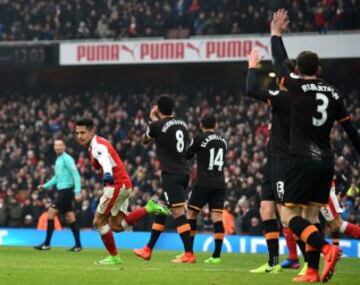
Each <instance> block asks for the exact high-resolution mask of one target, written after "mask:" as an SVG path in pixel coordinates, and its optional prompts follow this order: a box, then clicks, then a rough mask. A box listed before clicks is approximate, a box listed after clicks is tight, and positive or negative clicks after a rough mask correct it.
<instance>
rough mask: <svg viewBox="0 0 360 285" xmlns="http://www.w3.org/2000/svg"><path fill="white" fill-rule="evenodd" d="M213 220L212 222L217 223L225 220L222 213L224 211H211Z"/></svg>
mask: <svg viewBox="0 0 360 285" xmlns="http://www.w3.org/2000/svg"><path fill="white" fill-rule="evenodd" d="M211 220H212V222H213V223H214V224H215V223H218V222H222V221H223V215H222V212H220V211H219V212H218V211H212V212H211Z"/></svg>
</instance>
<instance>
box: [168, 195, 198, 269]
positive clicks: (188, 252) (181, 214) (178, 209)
mask: <svg viewBox="0 0 360 285" xmlns="http://www.w3.org/2000/svg"><path fill="white" fill-rule="evenodd" d="M171 212H172V216H173V218H174V220H175V225H176V230H177V232H178V234H179V235H180V238H181V241H182V243H183V246H184V252H185V253H184V254H183V255H182V256H181V258H179V259H177V258H175V259H173V260H172V262H185V263H194V262H195V261H196V259H195V256H194V254H193V249H192V242H191V237H190V232H191V228H190V225H189V222H188V220H187V218H186V216H185V201H184V202H183V203H181V204H180V203H177V204H173V205H172V210H171Z"/></svg>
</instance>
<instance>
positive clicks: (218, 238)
mask: <svg viewBox="0 0 360 285" xmlns="http://www.w3.org/2000/svg"><path fill="white" fill-rule="evenodd" d="M210 211H211V220H212V222H213V226H214V242H215V248H214V252H213V254H212V256H211V257H210V258H208V259H206V260H205V263H209V264H219V263H221V247H222V244H223V241H224V237H225V230H224V224H223V213H222V211H223V209H222V207H221V208H220V207H219V209H215V208H214V209H213V208H212V207H210Z"/></svg>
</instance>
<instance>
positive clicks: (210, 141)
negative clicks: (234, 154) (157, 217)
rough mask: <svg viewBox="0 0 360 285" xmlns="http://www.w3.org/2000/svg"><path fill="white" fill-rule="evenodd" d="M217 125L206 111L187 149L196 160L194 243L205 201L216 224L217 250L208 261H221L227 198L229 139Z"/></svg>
mask: <svg viewBox="0 0 360 285" xmlns="http://www.w3.org/2000/svg"><path fill="white" fill-rule="evenodd" d="M215 128H216V119H215V116H214V115H213V114H212V113H208V114H206V115H204V116H203V117H202V118H201V130H202V133H201V134H198V135H197V136H195V137H194V139H193V141H192V143H191V144H190V147H189V149H188V150H187V152H186V158H187V159H191V158H192V157H193V156H194V155H195V154H196V162H197V176H196V182H195V185H194V189H193V191H192V193H191V197H190V200H189V203H188V211H187V213H186V215H187V218H188V221H189V223H190V227H191V238H192V244H193V243H194V239H195V234H196V227H197V225H196V218H197V216H198V214H199V212H200V211H201V209H202V208H203V207H204V206H205V204H208V205H209V208H210V212H211V220H212V222H213V225H214V239H215V250H214V252H213V254H212V256H211V257H210V258H208V259H206V260H205V263H211V264H218V263H220V262H221V258H220V254H221V246H222V243H223V240H224V236H225V231H224V225H223V221H222V219H223V215H222V212H223V209H224V200H225V176H224V158H225V156H226V150H227V143H226V140H225V139H224V138H223V137H222V136H220V135H218V134H217V133H216V132H215Z"/></svg>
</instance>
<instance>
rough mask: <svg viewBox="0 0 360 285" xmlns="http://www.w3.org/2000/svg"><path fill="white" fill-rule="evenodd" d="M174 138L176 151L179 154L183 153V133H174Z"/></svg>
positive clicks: (178, 131) (179, 131)
mask: <svg viewBox="0 0 360 285" xmlns="http://www.w3.org/2000/svg"><path fill="white" fill-rule="evenodd" d="M175 137H176V141H177V142H176V150H177V151H178V152H179V153H181V152H183V151H184V147H185V142H184V133H183V132H182V131H181V130H177V131H176V133H175Z"/></svg>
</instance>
